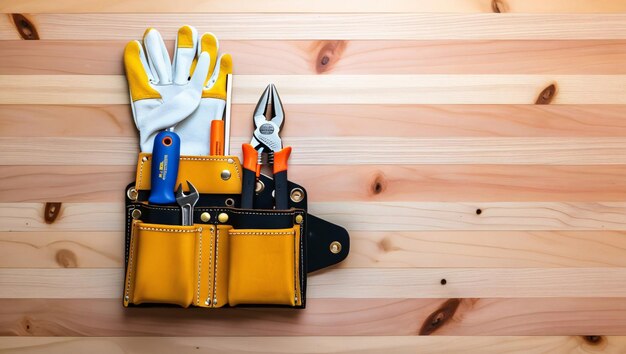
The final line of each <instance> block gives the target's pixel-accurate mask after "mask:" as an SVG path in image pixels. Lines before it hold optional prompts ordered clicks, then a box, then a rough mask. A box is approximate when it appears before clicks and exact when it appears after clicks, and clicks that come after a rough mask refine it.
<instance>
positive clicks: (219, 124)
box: [209, 119, 224, 156]
mask: <svg viewBox="0 0 626 354" xmlns="http://www.w3.org/2000/svg"><path fill="white" fill-rule="evenodd" d="M209 154H210V155H211V156H223V155H224V121H223V120H217V119H216V120H212V121H211V146H210V147H209Z"/></svg>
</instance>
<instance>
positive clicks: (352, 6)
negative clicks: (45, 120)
mask: <svg viewBox="0 0 626 354" xmlns="http://www.w3.org/2000/svg"><path fill="white" fill-rule="evenodd" d="M498 4H499V6H498V11H499V12H529V13H533V12H537V13H611V12H616V13H622V12H626V5H625V4H624V3H622V2H620V1H611V0H579V1H575V2H572V1H568V0H552V1H550V2H546V1H541V0H507V1H499V2H498ZM184 9H192V10H194V11H196V12H211V13H228V12H238V13H249V12H253V13H255V12H260V13H263V12H270V13H271V12H283V13H289V12H295V13H298V12H314V13H318V12H332V13H337V12H360V13H368V12H371V13H377V12H379V13H380V12H382V13H385V12H459V13H476V12H487V13H489V12H494V11H496V10H495V9H494V6H493V2H492V1H490V0H479V1H476V0H462V1H459V0H444V1H442V0H439V1H427V0H392V1H386V2H385V3H381V2H380V1H374V0H360V1H356V2H355V1H341V2H337V1H331V0H319V1H316V2H315V4H312V3H311V2H309V1H306V0H300V1H293V0H290V1H284V0H282V1H281V0H273V1H266V2H264V3H263V4H260V3H259V2H257V1H251V0H236V1H233V0H231V1H227V2H224V1H218V0H204V1H200V0H182V1H177V2H176V3H172V2H170V1H166V0H157V1H151V2H150V6H146V4H145V1H142V0H111V1H107V2H106V3H95V2H84V1H79V0H57V1H54V2H49V1H44V0H22V1H19V2H5V3H0V12H2V13H14V12H26V13H80V12H96V13H98V12H134V13H145V12H157V13H159V12H166V13H167V12H169V13H171V12H174V13H175V12H184Z"/></svg>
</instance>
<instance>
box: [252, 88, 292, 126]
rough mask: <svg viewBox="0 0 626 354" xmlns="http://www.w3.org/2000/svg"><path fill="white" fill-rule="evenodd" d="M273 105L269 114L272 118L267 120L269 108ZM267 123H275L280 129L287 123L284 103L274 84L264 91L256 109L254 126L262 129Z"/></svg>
mask: <svg viewBox="0 0 626 354" xmlns="http://www.w3.org/2000/svg"><path fill="white" fill-rule="evenodd" d="M270 105H271V108H272V109H271V110H270V112H269V115H270V118H269V119H267V114H268V107H270ZM267 121H271V122H273V123H274V124H275V125H277V126H278V128H282V127H283V124H284V123H285V112H284V111H283V103H282V101H281V100H280V96H279V95H278V90H276V86H274V84H269V85H267V87H266V88H265V90H264V91H263V94H262V95H261V98H259V101H258V102H257V104H256V107H255V108H254V126H255V128H258V127H260V126H261V125H263V123H266V122H267Z"/></svg>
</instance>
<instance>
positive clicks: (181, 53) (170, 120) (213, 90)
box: [124, 26, 232, 155]
mask: <svg viewBox="0 0 626 354" xmlns="http://www.w3.org/2000/svg"><path fill="white" fill-rule="evenodd" d="M143 46H144V47H145V50H144V48H143V47H142V45H141V43H140V42H139V41H132V42H130V43H128V45H127V46H126V49H125V51H124V64H125V68H126V77H127V79H128V87H129V90H130V98H131V107H132V111H133V117H134V119H135V125H136V126H137V129H138V130H139V138H140V146H141V151H142V152H152V147H153V144H154V137H155V136H156V134H158V133H159V132H160V131H162V130H165V129H172V130H173V131H175V132H176V133H177V134H178V135H179V137H180V139H181V152H180V153H181V155H206V154H208V152H209V137H210V128H211V120H213V119H222V116H223V114H224V109H225V107H226V75H227V74H230V73H231V72H232V60H231V57H230V55H228V54H226V55H222V56H221V57H219V59H218V57H217V53H218V41H217V38H215V36H214V35H213V34H210V33H205V34H203V35H202V37H201V38H198V34H197V31H196V30H195V28H193V27H191V26H183V27H181V28H180V29H179V30H178V36H177V38H176V49H175V53H174V60H173V63H171V64H170V59H169V54H168V52H167V49H166V48H165V43H163V39H162V38H161V35H160V34H159V32H158V31H157V30H155V29H153V28H150V29H148V30H147V31H146V32H145V34H144V38H143Z"/></svg>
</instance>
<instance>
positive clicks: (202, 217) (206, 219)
mask: <svg viewBox="0 0 626 354" xmlns="http://www.w3.org/2000/svg"><path fill="white" fill-rule="evenodd" d="M200 220H202V221H203V222H209V220H211V214H209V213H207V212H204V213H202V214H200Z"/></svg>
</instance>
